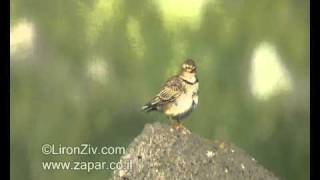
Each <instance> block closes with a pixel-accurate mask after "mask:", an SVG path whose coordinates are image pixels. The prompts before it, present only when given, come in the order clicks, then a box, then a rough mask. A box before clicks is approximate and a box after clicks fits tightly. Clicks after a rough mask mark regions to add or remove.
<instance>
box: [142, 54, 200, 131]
mask: <svg viewBox="0 0 320 180" xmlns="http://www.w3.org/2000/svg"><path fill="white" fill-rule="evenodd" d="M198 89H199V81H198V77H197V67H196V64H195V63H194V61H193V60H192V59H187V60H186V61H184V63H183V64H182V66H181V70H180V72H179V73H178V74H177V75H175V76H173V77H171V78H170V79H169V80H168V81H167V82H166V83H165V85H164V86H163V87H162V89H161V91H160V92H159V93H158V94H157V95H156V96H155V97H154V98H153V99H152V100H151V101H150V102H148V103H147V104H146V105H144V106H143V107H142V110H144V111H145V112H150V111H159V112H162V113H164V114H165V115H166V116H167V117H168V118H169V119H171V120H173V121H174V122H173V126H174V128H175V129H180V128H181V120H183V119H185V118H186V117H187V116H188V115H189V114H190V113H191V112H192V111H193V110H194V109H195V108H196V106H197V104H198Z"/></svg>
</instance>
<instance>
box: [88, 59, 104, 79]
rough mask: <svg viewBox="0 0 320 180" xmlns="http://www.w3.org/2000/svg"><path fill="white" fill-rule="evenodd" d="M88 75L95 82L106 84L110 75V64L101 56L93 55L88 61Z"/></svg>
mask: <svg viewBox="0 0 320 180" xmlns="http://www.w3.org/2000/svg"><path fill="white" fill-rule="evenodd" d="M87 73H88V76H89V77H90V78H91V79H92V80H93V81H95V82H98V83H101V84H105V83H106V81H107V75H108V66H107V63H106V61H105V60H104V59H103V58H101V57H97V56H96V57H93V58H92V59H90V60H89V63H88V71H87Z"/></svg>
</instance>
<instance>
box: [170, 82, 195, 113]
mask: <svg viewBox="0 0 320 180" xmlns="http://www.w3.org/2000/svg"><path fill="white" fill-rule="evenodd" d="M198 88H199V84H198V83H196V84H193V85H186V87H185V92H184V93H183V94H182V95H180V96H179V97H178V98H177V99H176V100H175V102H173V103H171V104H169V105H168V106H167V107H166V108H165V109H164V113H165V114H166V115H168V116H171V117H177V118H179V119H183V118H185V117H186V116H187V115H189V114H190V113H191V111H192V110H194V109H195V108H196V106H197V105H198Z"/></svg>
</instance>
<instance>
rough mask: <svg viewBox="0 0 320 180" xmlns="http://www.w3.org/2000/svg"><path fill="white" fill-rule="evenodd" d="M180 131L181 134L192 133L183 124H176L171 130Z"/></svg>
mask: <svg viewBox="0 0 320 180" xmlns="http://www.w3.org/2000/svg"><path fill="white" fill-rule="evenodd" d="M174 130H175V131H178V132H181V133H183V134H190V133H191V132H190V131H189V129H187V128H186V127H184V126H183V125H182V123H181V122H174V123H173V124H172V126H171V128H170V131H174Z"/></svg>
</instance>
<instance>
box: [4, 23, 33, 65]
mask: <svg viewBox="0 0 320 180" xmlns="http://www.w3.org/2000/svg"><path fill="white" fill-rule="evenodd" d="M34 31H35V30H34V25H33V23H31V22H29V21H27V20H21V21H20V22H19V23H17V24H16V25H14V26H13V27H10V57H12V56H19V57H24V56H25V55H27V54H29V53H31V51H32V48H33V40H34V35H35V32H34ZM15 59H18V58H15Z"/></svg>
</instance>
